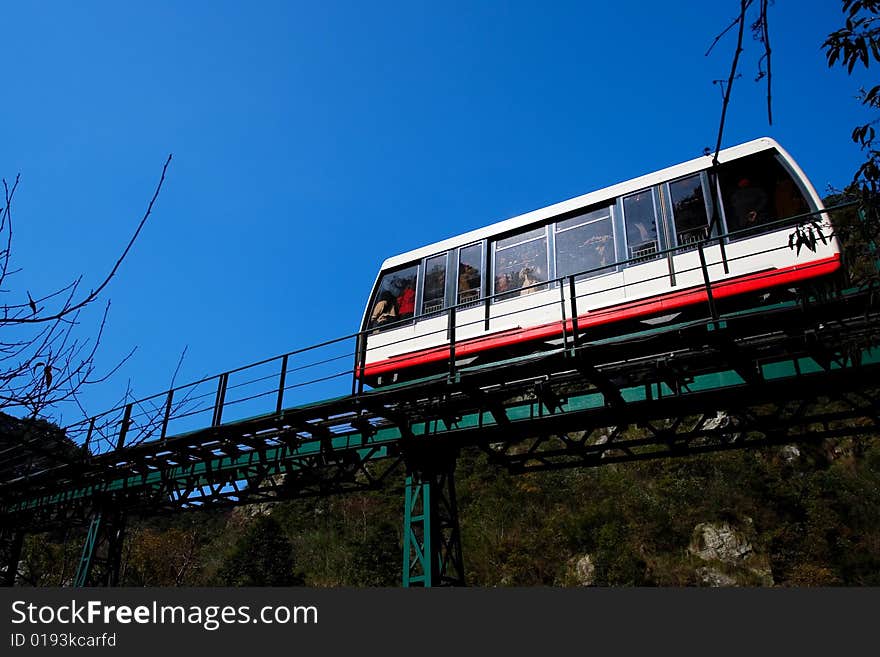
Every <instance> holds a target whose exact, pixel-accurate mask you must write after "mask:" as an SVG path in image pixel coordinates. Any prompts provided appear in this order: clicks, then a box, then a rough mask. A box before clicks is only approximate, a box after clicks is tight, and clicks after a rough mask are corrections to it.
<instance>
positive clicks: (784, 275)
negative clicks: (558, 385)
mask: <svg viewBox="0 0 880 657" xmlns="http://www.w3.org/2000/svg"><path fill="white" fill-rule="evenodd" d="M838 269H840V255H839V254H836V255H834V256H832V257H830V258H823V259H821V260H813V261H811V262H806V263H803V264H798V265H793V266H791V267H785V268H783V269H773V270H770V271H764V272H759V273H757V274H746V275H744V276H740V277H737V278H732V279H729V280H726V281H719V282H717V283H713V284H712V296H713V297H714V298H715V299H724V298H727V297H732V296H735V295H738V294H746V293H748V292H756V291H758V290H763V289H767V288H770V287H780V286H784V285H789V284H791V283H797V282H800V281H803V280H806V279H809V278H817V277H820V276H826V275H828V274H831V273H834V272H835V271H837V270H838ZM707 300H708V296H707V294H706V290H705V289H704V288H702V287H699V288H689V289H687V290H681V291H679V292H671V293H669V294H663V295H659V296H656V297H650V298H647V299H639V300H637V301H631V302H628V303H622V304H618V305H616V306H609V307H608V308H600V309H597V310H592V311H590V312H588V313H585V314H583V315H578V328H579V329H581V330H583V329H585V328H590V327H591V326H601V325H604V324H610V323H612V322H620V321H623V320H627V319H635V318H638V317H644V316H646V315H655V314H658V313H662V312H664V311H669V310H677V309H679V308H683V307H685V306H691V305H694V304H698V303H704V302H706V301H707ZM566 330H567V331H571V330H572V321H571V320H568V321H567V322H566ZM561 335H562V322H552V323H550V324H542V325H540V326H534V327H532V328H528V329H511V330H509V331H502V332H499V333H494V334H492V335H489V336H486V337H482V338H471V339H469V340H465V341H463V342H459V343H456V345H455V355H456V357H462V356H470V355H473V354H476V353H479V352H481V351H487V350H490V349H497V348H499V347H509V346H511V345H514V344H519V343H521V342H528V341H530V340H543V339H547V338H553V337H559V336H561ZM448 359H449V347H448V346H442V347H432V348H430V349H425V350H422V351H415V352H410V353H408V354H403V355H401V356H394V357H392V358H388V359H386V360H383V361H379V362H375V363H367V364H366V366H365V367H364V376H376V375H379V374H384V373H386V372H394V371H397V370H401V369H403V368H406V367H415V366H417V365H427V364H430V363H437V362H441V361H444V360H448Z"/></svg>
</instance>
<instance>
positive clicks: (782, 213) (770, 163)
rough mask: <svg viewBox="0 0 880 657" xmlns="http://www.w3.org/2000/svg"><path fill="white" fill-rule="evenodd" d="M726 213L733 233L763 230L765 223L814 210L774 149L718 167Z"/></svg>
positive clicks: (738, 234)
mask: <svg viewBox="0 0 880 657" xmlns="http://www.w3.org/2000/svg"><path fill="white" fill-rule="evenodd" d="M718 177H719V182H720V184H721V195H722V200H723V205H724V216H725V219H726V220H727V232H729V233H733V235H731V237H733V238H737V237H746V236H749V235H752V234H754V233H758V232H761V231H762V230H763V229H762V228H761V227H762V226H763V225H765V224H768V223H770V222H774V221H781V220H784V219H789V218H791V217H795V216H798V215H802V214H805V213H807V212H809V211H810V204H809V202H808V201H807V198H806V196H805V194H804V192H803V190H802V189H801V188H800V187H799V186H798V184H797V183H796V182H795V179H794V177H793V176H792V175H791V172H789V170H788V169H787V168H786V167H785V166H783V164H782V163H781V162H780V161H779V159H778V158H777V157H776V155H775V154H774V153H772V152H770V151H766V152H763V153H756V154H754V155H750V156H748V157H744V158H742V159H741V160H736V161H734V162H728V163H726V164H722V165H720V166H719V167H718Z"/></svg>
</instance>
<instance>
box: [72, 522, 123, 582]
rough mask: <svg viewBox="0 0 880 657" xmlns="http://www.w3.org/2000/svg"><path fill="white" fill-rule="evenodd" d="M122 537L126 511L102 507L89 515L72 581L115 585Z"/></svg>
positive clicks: (117, 578)
mask: <svg viewBox="0 0 880 657" xmlns="http://www.w3.org/2000/svg"><path fill="white" fill-rule="evenodd" d="M124 539H125V513H124V512H123V511H121V510H119V509H115V508H112V507H105V508H103V509H99V510H97V511H96V512H95V514H94V515H93V516H92V520H91V522H90V523H89V531H88V533H87V534H86V540H85V542H84V543H83V550H82V555H81V556H80V560H79V565H78V566H77V569H76V576H75V577H74V580H73V585H74V586H76V587H83V586H118V585H119V567H120V563H121V561H122V544H123V541H124Z"/></svg>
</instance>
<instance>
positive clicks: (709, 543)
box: [688, 522, 752, 563]
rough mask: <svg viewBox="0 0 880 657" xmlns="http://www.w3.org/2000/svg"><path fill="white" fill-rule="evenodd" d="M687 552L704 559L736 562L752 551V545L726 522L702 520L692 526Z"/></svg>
mask: <svg viewBox="0 0 880 657" xmlns="http://www.w3.org/2000/svg"><path fill="white" fill-rule="evenodd" d="M688 552H690V553H691V554H693V555H696V556H698V557H700V559H703V560H704V561H723V562H725V563H736V562H737V561H741V560H743V559H745V558H746V557H747V556H749V555H750V554H751V553H752V545H751V543H749V541H748V540H746V538H745V537H743V536H741V535H740V534H739V533H738V532H736V531H735V530H734V529H733V528H732V527H731V526H730V525H729V524H727V523H726V522H724V523H718V524H713V523H710V522H703V523H700V524H699V525H697V526H696V527H695V528H694V534H693V538H692V539H691V544H690V545H689V546H688Z"/></svg>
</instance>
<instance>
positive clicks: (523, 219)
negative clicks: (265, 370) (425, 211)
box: [357, 138, 841, 386]
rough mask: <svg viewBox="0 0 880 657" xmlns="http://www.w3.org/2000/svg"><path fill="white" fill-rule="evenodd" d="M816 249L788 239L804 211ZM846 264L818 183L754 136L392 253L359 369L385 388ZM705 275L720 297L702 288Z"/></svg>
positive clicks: (664, 317)
mask: <svg viewBox="0 0 880 657" xmlns="http://www.w3.org/2000/svg"><path fill="white" fill-rule="evenodd" d="M805 220H807V221H811V222H815V223H814V225H816V226H818V227H819V229H820V230H821V233H822V235H821V238H820V239H818V240H817V241H816V244H815V247H814V248H803V249H801V248H792V246H791V244H790V236H791V235H792V232H793V230H794V227H795V226H796V225H797V224H798V223H799V222H803V221H805ZM840 267H841V259H840V248H839V244H838V242H837V240H836V239H835V238H834V236H833V234H832V233H831V226H830V223H829V220H828V217H827V213H825V212H824V207H823V205H822V201H821V199H820V198H819V196H818V195H817V194H816V190H815V189H814V188H813V186H812V184H811V183H810V181H809V180H808V179H807V177H806V176H805V175H804V173H803V171H801V169H800V167H798V165H797V164H796V163H795V161H794V160H793V159H792V158H791V156H789V154H788V153H786V152H785V150H783V149H782V148H781V147H780V146H779V144H777V143H776V142H775V141H774V140H772V139H769V138H761V139H756V140H754V141H750V142H748V143H745V144H741V145H739V146H734V147H732V148H728V149H725V150H722V151H721V152H720V153H718V157H717V164H716V165H714V166H713V158H712V157H711V156H709V155H706V156H703V157H699V158H697V159H694V160H690V161H688V162H684V163H682V164H677V165H675V166H671V167H668V168H665V169H663V170H661V171H656V172H654V173H649V174H647V175H644V176H641V177H639V178H635V179H632V180H628V181H626V182H622V183H619V184H616V185H613V186H611V187H607V188H605V189H601V190H599V191H595V192H591V193H589V194H585V195H583V196H578V197H577V198H573V199H570V200H567V201H563V202H561V203H557V204H555V205H551V206H548V207H545V208H541V209H539V210H535V211H532V212H529V213H526V214H523V215H521V216H517V217H513V218H511V219H507V220H505V221H501V222H498V223H494V224H492V225H489V226H486V227H484V228H480V229H477V230H474V231H471V232H468V233H465V234H463V235H459V236H456V237H452V238H450V239H447V240H444V241H442V242H438V243H435V244H431V245H428V246H425V247H422V248H419V249H416V250H414V251H410V252H408V253H403V254H400V255H397V256H394V257H392V258H389V259H387V260H386V261H385V262H384V263H383V264H382V267H381V270H380V271H379V274H378V276H377V278H376V281H375V284H374V285H373V290H372V293H371V295H370V299H369V302H368V303H367V306H366V309H365V311H364V317H363V323H362V326H361V330H362V331H363V333H362V335H363V336H364V337H363V339H362V345H361V349H360V353H359V356H358V359H359V360H358V363H357V369H358V372H359V376H360V377H362V379H363V381H364V382H366V383H368V384H370V385H373V386H377V385H386V384H389V383H393V382H396V381H399V380H409V379H412V378H415V377H417V376H424V375H427V374H431V373H436V372H438V371H442V370H443V369H444V368H446V367H448V362H449V359H450V356H451V355H452V357H453V358H454V359H455V362H456V364H457V365H467V364H472V363H476V364H479V363H481V362H487V361H494V360H500V359H503V358H505V357H512V356H515V355H519V354H523V353H528V352H531V351H535V350H539V349H548V348H552V347H553V346H554V345H555V346H558V345H559V344H561V342H562V340H563V338H564V337H565V336H566V335H571V334H572V331H578V332H579V334H583V335H584V336H587V339H589V338H590V336H592V337H598V336H607V335H609V334H614V333H615V332H622V331H625V330H632V329H633V328H638V327H641V328H643V329H646V328H649V327H651V326H656V325H663V324H664V323H669V322H675V321H683V320H684V319H686V318H687V317H689V315H690V314H694V313H697V312H701V313H703V314H702V316H703V317H705V316H706V315H705V311H706V307H707V303H708V302H709V301H710V299H711V301H712V303H714V304H717V305H718V307H721V308H727V307H732V306H733V304H734V303H735V302H737V301H738V302H740V303H746V302H749V301H752V300H754V299H756V298H758V297H759V296H763V297H765V298H766V297H767V296H768V295H770V294H773V293H774V292H779V291H784V290H793V289H797V288H798V287H799V286H801V285H803V284H804V283H805V282H808V281H812V280H814V279H820V278H824V277H829V276H831V275H833V274H834V273H835V272H837V271H838V270H839V269H840ZM709 287H711V294H710V292H709V290H708V288H709Z"/></svg>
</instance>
